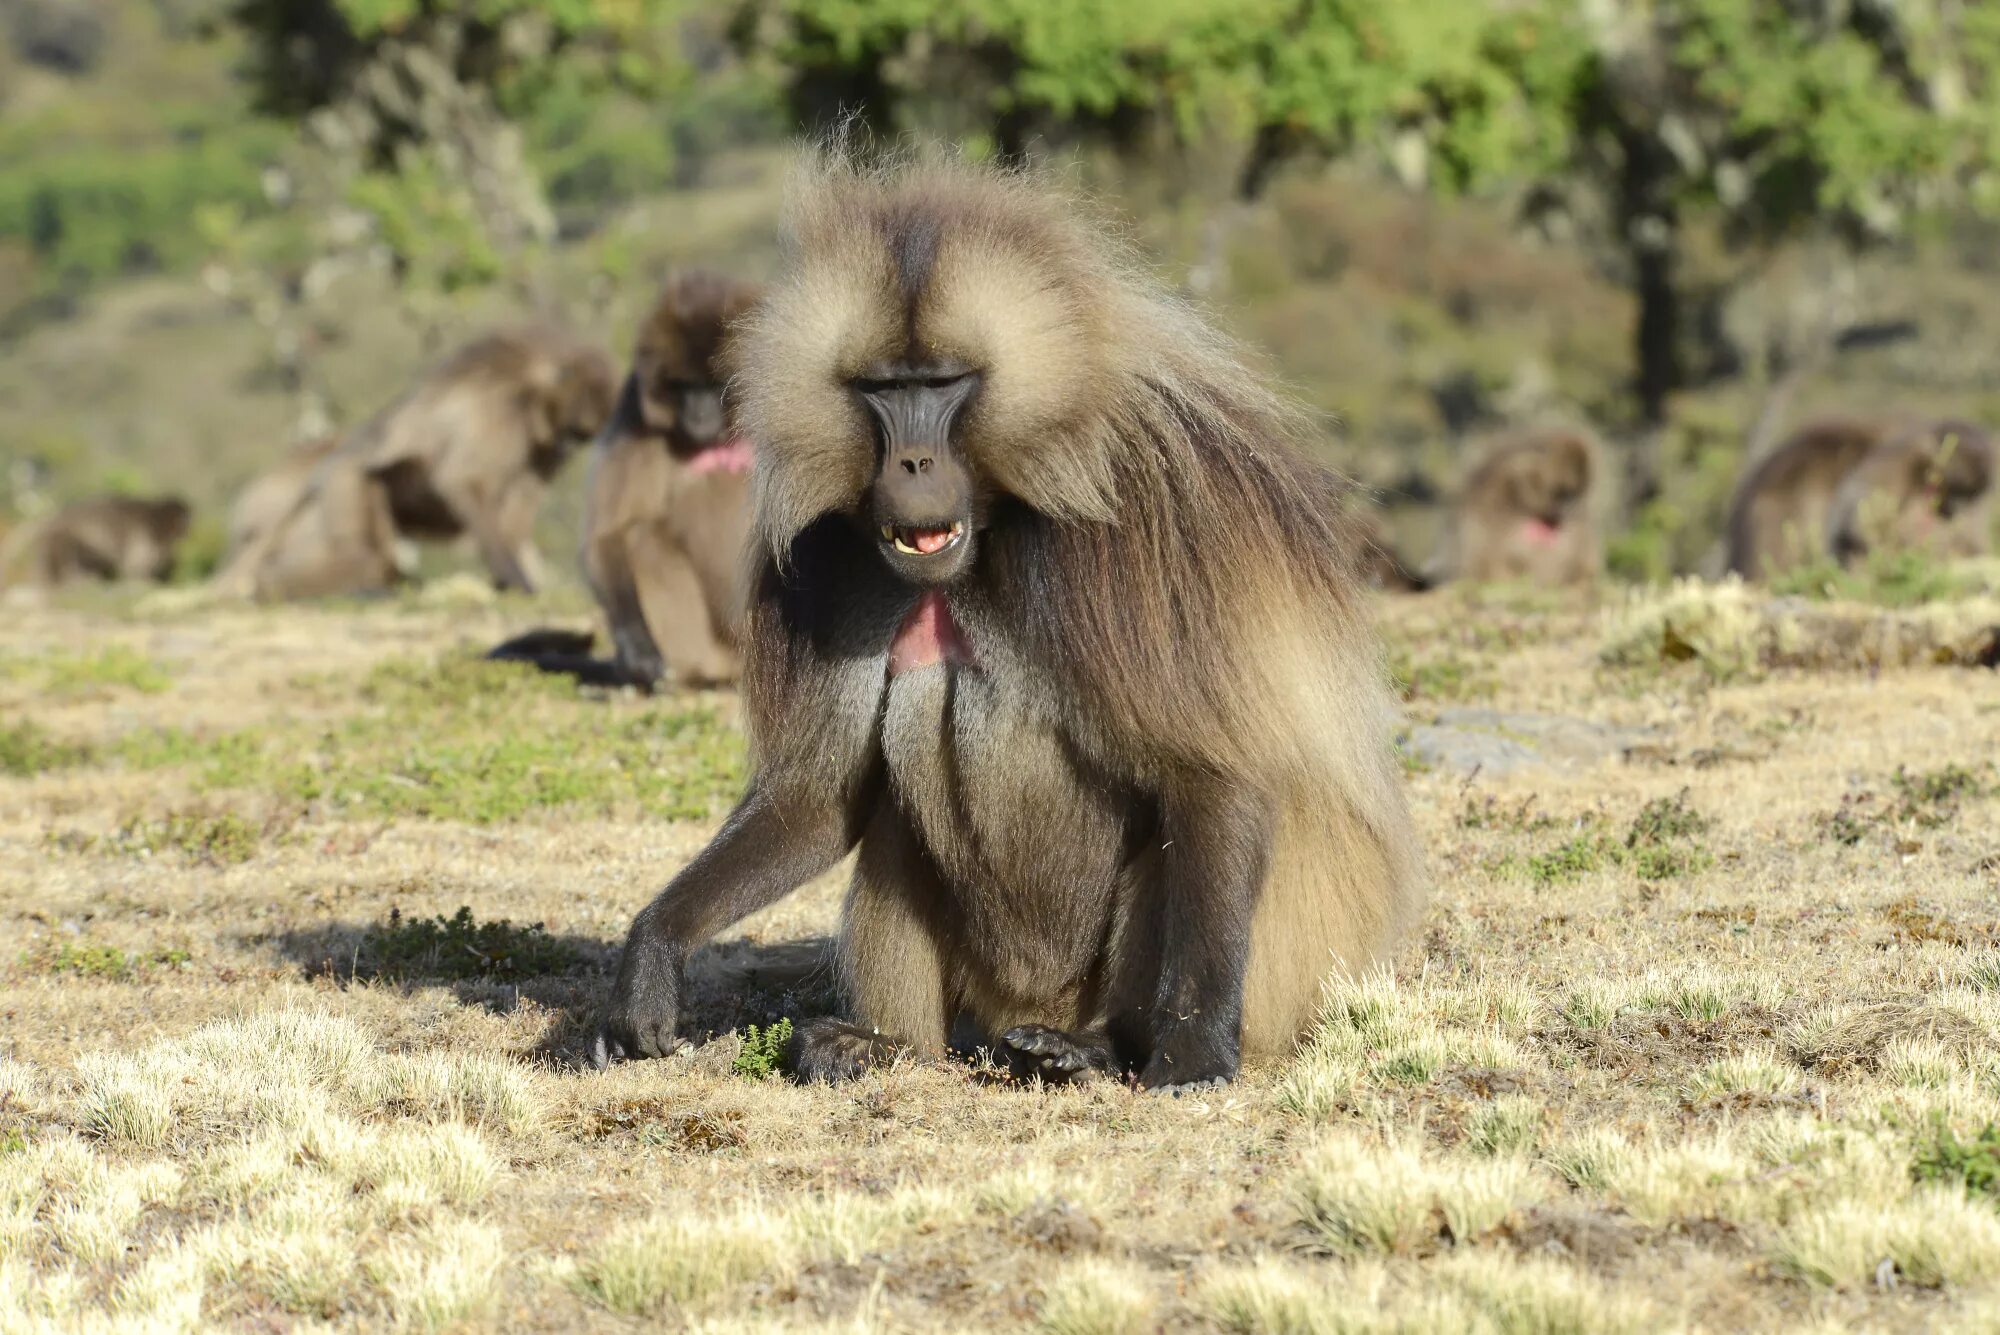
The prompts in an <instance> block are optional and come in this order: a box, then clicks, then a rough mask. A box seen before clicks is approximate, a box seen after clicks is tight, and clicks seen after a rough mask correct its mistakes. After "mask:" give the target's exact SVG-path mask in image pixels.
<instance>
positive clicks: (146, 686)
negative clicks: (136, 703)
mask: <svg viewBox="0 0 2000 1335" xmlns="http://www.w3.org/2000/svg"><path fill="white" fill-rule="evenodd" d="M0 676H7V677H13V678H16V679H19V678H28V679H31V680H33V681H34V682H35V683H36V684H37V686H38V688H39V689H41V690H42V691H45V692H47V693H48V694H50V695H58V696H63V695H87V694H91V693H94V692H97V691H103V690H110V689H123V690H132V691H137V692H139V693H140V694H141V695H159V694H161V693H162V692H163V691H165V690H166V689H167V688H168V687H169V686H171V685H173V683H174V679H173V677H172V675H171V674H169V673H168V671H167V670H166V669H165V668H164V667H162V666H160V664H159V663H157V662H155V661H154V660H152V659H150V658H148V657H146V656H145V655H144V654H142V653H139V652H138V651H137V650H134V649H128V648H126V647H125V646H124V645H120V644H114V645H108V646H106V647H105V648H102V649H99V650H96V651H95V652H92V653H87V654H62V653H58V654H35V655H32V656H22V657H19V658H12V659H9V660H7V661H6V663H5V664H4V665H0Z"/></svg>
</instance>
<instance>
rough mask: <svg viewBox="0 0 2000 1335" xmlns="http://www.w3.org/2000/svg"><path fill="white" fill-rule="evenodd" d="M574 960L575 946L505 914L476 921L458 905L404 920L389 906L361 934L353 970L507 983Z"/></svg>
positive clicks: (560, 969)
mask: <svg viewBox="0 0 2000 1335" xmlns="http://www.w3.org/2000/svg"><path fill="white" fill-rule="evenodd" d="M576 963H577V952H576V949H575V947H573V946H571V945H569V944H568V943H566V942H564V941H560V940H557V939H556V938H554V937H551V936H550V935H549V934H548V932H547V930H546V929H545V928H544V927H543V926H542V924H541V923H533V924H530V925H528V926H525V927H524V926H520V925H518V924H516V923H514V922H512V921H510V920H509V919H506V918H500V919H497V920H494V921H491V922H478V921H475V920H474V918H473V916H472V910H471V908H470V907H467V906H465V905H460V906H459V909H458V912H456V913H454V914H452V915H451V916H450V917H449V918H446V917H444V916H442V915H439V916H437V917H431V918H407V919H406V918H404V917H403V913H402V910H401V909H399V908H391V909H390V910H389V917H388V919H387V921H385V922H380V923H377V924H375V925H374V926H373V927H370V928H369V929H368V931H367V933H366V934H365V935H363V937H362V939H361V947H360V950H359V952H358V954H357V956H356V972H357V973H361V974H363V975H365V976H369V977H376V978H386V979H391V980H394V981H397V982H406V981H409V980H411V979H416V978H426V979H437V978H448V979H487V980H493V981H499V982H507V981H512V980H514V979H520V978H539V977H543V976H545V975H548V974H558V973H563V972H566V971H568V970H569V969H572V968H574V967H575V966H576Z"/></svg>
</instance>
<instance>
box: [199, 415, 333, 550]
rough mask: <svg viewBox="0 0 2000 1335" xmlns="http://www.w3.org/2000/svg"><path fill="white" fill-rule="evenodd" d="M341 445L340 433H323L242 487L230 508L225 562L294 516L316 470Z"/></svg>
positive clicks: (249, 548) (248, 548)
mask: <svg viewBox="0 0 2000 1335" xmlns="http://www.w3.org/2000/svg"><path fill="white" fill-rule="evenodd" d="M339 444H340V437H338V436H321V437H320V438H319V439H317V440H311V441H307V442H306V443H304V444H302V445H298V446H295V447H294V448H293V449H292V451H291V453H290V454H288V455H286V456H285V461H284V462H283V463H281V464H279V465H278V466H277V467H276V468H274V469H272V470H271V471H270V472H268V473H264V474H262V475H261V476H259V477H257V478H256V479H254V480H253V481H251V483H250V484H249V485H248V486H246V487H244V488H243V491H242V492H241V493H240V494H239V495H238V496H237V498H236V503H235V504H234V505H232V506H231V507H230V508H229V536H228V546H227V548H226V550H225V555H224V557H223V563H224V565H228V564H230V563H231V562H233V561H234V560H235V559H236V558H237V556H238V555H240V554H241V553H243V552H247V551H249V550H251V549H252V548H254V547H256V546H257V545H258V544H260V543H261V542H262V541H263V540H264V538H265V537H266V535H268V534H269V533H270V532H271V531H272V530H273V529H275V528H276V527H277V526H278V525H279V524H282V523H283V522H284V521H285V520H286V519H288V518H289V517H290V516H291V513H292V511H293V510H294V509H295V508H297V506H298V503H299V498H300V497H302V496H304V495H305V494H306V489H307V488H308V487H310V486H311V485H312V479H313V471H314V470H315V469H316V468H318V467H319V463H320V461H321V460H322V459H324V458H326V457H327V456H328V455H329V454H332V453H333V451H334V448H335V447H336V446H338V445H339Z"/></svg>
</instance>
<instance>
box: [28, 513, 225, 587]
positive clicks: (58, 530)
mask: <svg viewBox="0 0 2000 1335" xmlns="http://www.w3.org/2000/svg"><path fill="white" fill-rule="evenodd" d="M190 517H191V516H190V512H189V510H188V503H187V502H186V501H184V500H182V499H181V498H180V497H178V496H159V497H151V498H145V497H135V496H97V497H93V498H91V499H90V500H85V501H77V502H75V503H74V504H71V505H68V506H65V507H64V508H63V509H61V510H59V511H57V512H56V513H55V514H53V515H50V516H49V517H48V518H46V519H38V520H33V521H31V522H29V523H27V524H24V525H22V527H21V529H20V530H19V531H18V532H16V533H14V534H13V535H11V536H10V537H9V538H8V540H7V544H6V547H5V549H4V552H0V583H18V584H24V585H36V586H39V587H42V588H57V587H60V586H62V585H64V584H77V583H82V582H85V581H89V580H107V581H108V580H154V581H159V580H164V579H166V578H167V576H169V575H171V574H172V573H173V571H174V557H175V554H176V551H177V550H178V548H179V547H180V544H181V540H182V539H183V538H185V537H187V532H188V521H189V519H190Z"/></svg>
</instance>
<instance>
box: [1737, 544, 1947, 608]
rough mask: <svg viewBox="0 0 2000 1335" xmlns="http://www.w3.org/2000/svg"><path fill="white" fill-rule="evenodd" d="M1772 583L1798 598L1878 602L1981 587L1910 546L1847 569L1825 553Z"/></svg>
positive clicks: (1930, 599)
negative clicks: (1907, 548) (1823, 555)
mask: <svg viewBox="0 0 2000 1335" xmlns="http://www.w3.org/2000/svg"><path fill="white" fill-rule="evenodd" d="M1770 588H1771V592H1773V593H1776V594H1781V595H1790V596H1792V597H1796V598H1812V599H1817V600H1821V601H1826V602H1849V603H1869V604H1872V605H1874V606H1877V607H1918V606H1921V605H1923V604H1925V603H1934V602H1945V601H1949V600H1951V599H1953V598H1963V597H1965V596H1966V595H1968V594H1971V593H1976V592H1978V591H1979V585H1978V584H1977V583H1976V582H1974V581H1969V580H1967V579H1966V578H1965V577H1964V576H1962V575H1959V574H1956V573H1954V572H1953V571H1952V570H1951V569H1950V568H1949V567H1948V566H1946V565H1943V564H1941V563H1940V562H1939V561H1938V560H1937V559H1936V558H1935V557H1932V556H1930V555H1928V554H1927V553H1924V552H1921V551H1914V550H1902V551H1883V552H1875V553H1872V554H1870V555H1869V556H1868V557H1867V558H1866V559H1865V560H1863V561H1861V562H1860V563H1859V564H1857V565H1855V566H1854V567H1852V568H1851V569H1843V568H1842V567H1841V566H1840V565H1839V564H1837V563H1836V562H1834V561H1833V560H1832V558H1830V557H1829V558H1824V559H1822V560H1819V561H1815V562H1812V563H1811V564H1808V565H1802V566H1795V567H1793V568H1792V569H1790V570H1787V571H1785V572H1784V573H1783V574H1780V575H1778V576H1776V577H1774V578H1773V579H1772V580H1771V581H1770Z"/></svg>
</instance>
